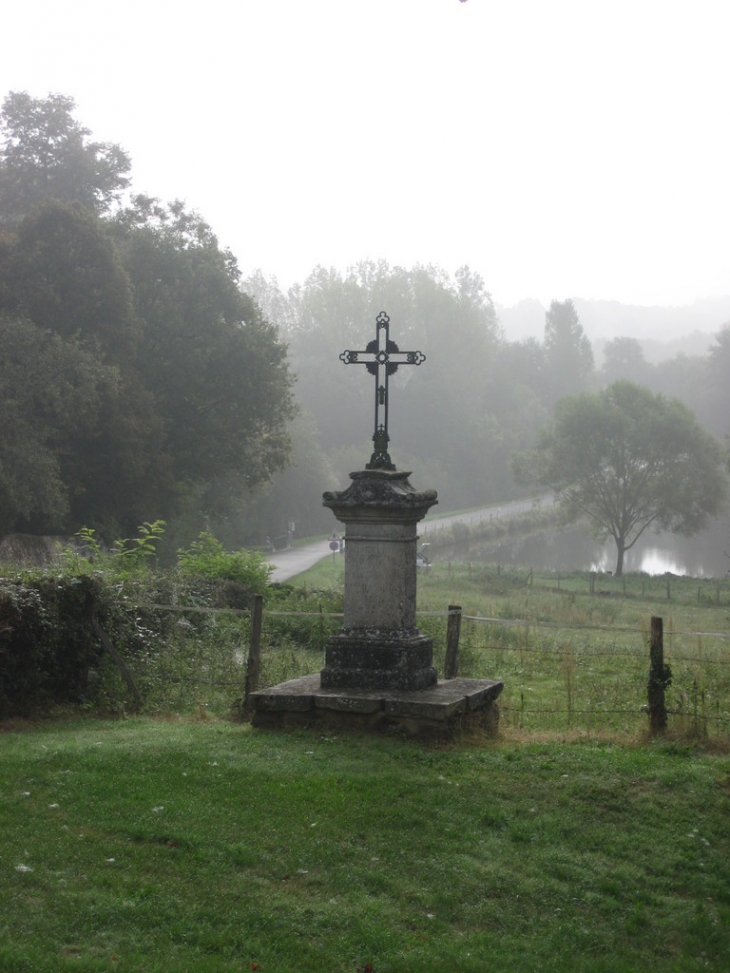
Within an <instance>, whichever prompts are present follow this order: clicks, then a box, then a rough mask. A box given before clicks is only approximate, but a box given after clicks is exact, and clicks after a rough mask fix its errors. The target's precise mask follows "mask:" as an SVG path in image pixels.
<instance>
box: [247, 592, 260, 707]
mask: <svg viewBox="0 0 730 973" xmlns="http://www.w3.org/2000/svg"><path fill="white" fill-rule="evenodd" d="M263 615H264V599H263V597H262V596H261V595H254V596H253V602H252V604H251V642H250V644H249V647H248V659H247V660H246V687H245V689H244V692H243V712H244V714H246V715H248V712H249V708H250V697H251V693H255V692H256V690H257V689H258V688H259V674H260V672H261V622H262V619H263Z"/></svg>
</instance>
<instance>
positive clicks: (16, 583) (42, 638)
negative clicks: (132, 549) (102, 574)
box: [0, 575, 104, 718]
mask: <svg viewBox="0 0 730 973" xmlns="http://www.w3.org/2000/svg"><path fill="white" fill-rule="evenodd" d="M103 602H104V597H103V592H102V586H101V584H100V582H99V581H98V580H97V579H95V578H91V577H74V578H58V577H55V576H52V575H39V576H37V577H30V578H25V579H15V580H5V581H2V582H0V718H5V717H7V716H28V715H31V714H32V713H34V712H37V711H38V710H39V709H43V708H45V707H48V706H53V705H64V704H68V703H78V702H80V701H81V699H83V697H84V696H85V695H86V692H87V689H88V683H89V672H90V670H91V669H92V668H94V667H95V666H96V665H97V664H98V660H99V656H100V654H101V647H100V645H99V643H98V640H97V639H96V638H95V637H94V634H93V632H92V628H91V623H92V619H93V617H94V616H95V614H96V613H97V612H98V611H99V610H100V608H101V607H102V604H103Z"/></svg>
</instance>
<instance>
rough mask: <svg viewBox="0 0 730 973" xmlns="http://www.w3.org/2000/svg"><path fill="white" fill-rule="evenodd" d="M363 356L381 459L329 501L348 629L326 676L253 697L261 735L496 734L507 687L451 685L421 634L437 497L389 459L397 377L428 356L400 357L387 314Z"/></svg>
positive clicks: (332, 652)
mask: <svg viewBox="0 0 730 973" xmlns="http://www.w3.org/2000/svg"><path fill="white" fill-rule="evenodd" d="M376 324H377V330H376V336H375V339H374V340H373V341H370V342H369V344H368V345H367V347H366V348H365V350H364V351H344V352H343V353H342V354H341V355H340V360H341V361H343V362H344V363H345V364H346V365H359V364H362V365H365V366H366V367H367V370H368V372H370V374H371V375H373V376H374V378H375V432H374V435H373V443H374V451H373V455H372V456H371V458H370V462H369V463H368V464H367V466H366V467H365V469H363V470H358V471H357V472H355V473H351V474H350V479H351V481H352V482H351V484H350V486H349V487H348V488H347V489H346V490H342V491H339V492H335V493H325V494H324V497H323V503H324V505H325V507H329V508H330V510H332V512H333V513H334V515H335V517H336V518H337V519H338V520H339V521H341V522H342V523H343V524H344V525H345V601H344V619H343V623H342V628H341V629H340V631H339V632H338V633H337V634H336V635H333V636H332V637H331V638H329V639H328V640H327V644H326V648H325V666H324V669H322V670H321V672H318V673H311V674H310V675H307V676H301V677H299V678H298V679H292V680H289V681H288V682H285V683H280V684H279V685H277V686H270V687H269V688H268V689H263V690H258V691H256V692H253V693H252V694H251V696H250V703H251V707H252V722H253V725H254V726H258V727H271V728H278V727H286V726H289V725H298V726H300V725H304V726H318V725H319V726H321V725H334V726H338V727H362V728H365V729H378V730H380V729H397V730H403V731H405V732H407V733H413V734H421V733H437V734H438V735H442V734H446V735H450V734H453V733H454V732H458V731H459V730H460V729H461V728H463V727H464V726H466V725H469V724H470V723H473V722H475V723H476V725H479V726H484V727H489V728H491V729H493V728H495V727H496V725H497V723H498V720H499V710H498V708H497V707H496V705H495V700H496V698H497V697H498V696H499V694H500V692H501V690H502V683H501V682H497V681H495V680H487V679H461V678H455V679H445V680H443V681H442V682H439V681H438V679H437V675H436V670H435V668H434V666H433V644H432V641H431V639H430V638H429V637H428V636H426V635H424V634H423V632H420V631H419V630H418V628H417V626H416V575H417V567H416V548H417V545H418V531H417V527H418V523H419V522H420V521H421V520H423V518H424V517H425V516H426V513H427V512H428V510H429V509H430V508H431V507H432V506H433V505H434V504H435V503H437V502H438V501H437V498H436V491H435V490H425V491H422V492H419V491H418V490H415V489H414V488H413V486H411V484H410V483H409V481H408V477H409V476H410V473H404V472H399V471H398V470H397V469H396V468H395V466H394V464H393V462H392V460H391V458H390V454H389V452H388V443H389V440H390V437H389V434H388V379H389V377H390V376H391V375H392V374H393V373H394V372H395V371H396V369H397V368H399V367H400V366H401V365H420V364H421V363H422V362H423V361H425V357H426V356H425V355H424V354H423V353H422V352H420V351H400V350H399V348H398V346H397V345H396V343H395V342H394V341H392V340H391V338H390V320H389V318H388V315H387V314H386V313H385V312H384V311H382V312H381V313H380V314H379V315H378V317H377V319H376Z"/></svg>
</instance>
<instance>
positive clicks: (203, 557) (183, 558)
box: [177, 531, 273, 594]
mask: <svg viewBox="0 0 730 973" xmlns="http://www.w3.org/2000/svg"><path fill="white" fill-rule="evenodd" d="M177 556H178V571H179V572H180V574H181V575H182V577H184V578H204V579H206V580H208V581H234V582H236V583H237V584H239V585H242V586H244V587H245V588H247V589H248V590H249V591H250V592H251V593H252V594H263V592H264V590H265V588H266V585H267V584H268V581H269V575H270V574H271V571H272V570H273V569H272V567H271V565H270V564H268V563H267V561H266V560H265V558H264V556H263V555H262V554H259V553H258V551H246V550H240V551H226V550H224V549H223V545H222V544H221V542H220V541H219V540H217V539H216V538H215V537H214V536H213V535H212V534H210V533H208V531H203V532H202V533H201V534H200V535H199V537H198V540H197V541H193V543H192V544H191V545H190V547H188V548H187V549H186V550H179V551H178V552H177Z"/></svg>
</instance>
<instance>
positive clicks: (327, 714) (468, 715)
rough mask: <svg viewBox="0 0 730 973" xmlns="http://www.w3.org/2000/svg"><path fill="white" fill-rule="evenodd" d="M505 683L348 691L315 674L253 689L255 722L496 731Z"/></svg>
mask: <svg viewBox="0 0 730 973" xmlns="http://www.w3.org/2000/svg"><path fill="white" fill-rule="evenodd" d="M503 688H504V684H503V683H502V682H498V681H496V680H491V679H447V680H444V681H442V682H438V683H437V684H436V685H434V686H432V687H431V688H429V689H424V690H421V691H417V692H401V691H396V690H386V691H376V690H370V691H368V690H346V689H333V688H325V687H323V686H322V683H321V679H320V675H319V674H313V675H310V676H303V677H302V678H301V679H292V680H290V681H289V682H285V683H281V684H280V685H278V686H272V687H271V688H269V689H263V690H260V691H259V692H256V693H252V694H251V697H250V707H251V722H252V723H253V725H254V726H255V727H263V728H269V729H285V728H287V727H311V728H315V729H316V728H320V729H328V730H335V731H347V730H359V731H361V732H381V731H390V732H400V733H404V734H406V735H408V736H417V737H426V738H433V739H449V738H452V737H453V736H454V735H456V734H458V733H459V732H463V731H464V730H468V729H471V728H476V727H479V728H482V729H486V730H487V731H489V732H491V733H494V732H496V730H497V728H498V726H499V707H498V705H497V702H496V700H497V697H498V696H499V694H500V693H501V692H502V689H503Z"/></svg>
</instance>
